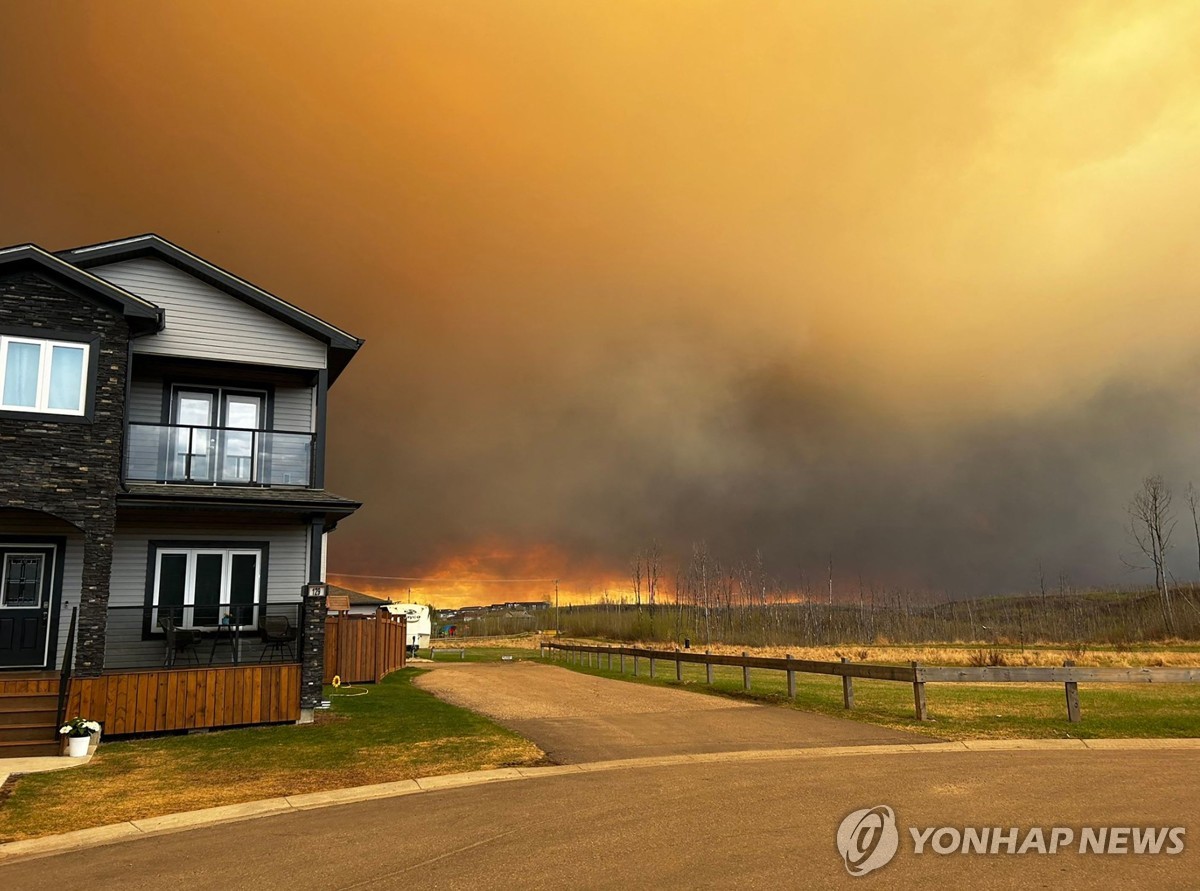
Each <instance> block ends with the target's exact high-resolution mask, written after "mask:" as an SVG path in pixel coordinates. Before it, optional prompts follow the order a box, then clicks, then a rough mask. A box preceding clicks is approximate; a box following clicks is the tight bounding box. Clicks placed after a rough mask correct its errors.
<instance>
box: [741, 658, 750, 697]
mask: <svg viewBox="0 0 1200 891" xmlns="http://www.w3.org/2000/svg"><path fill="white" fill-rule="evenodd" d="M749 656H750V654H749V653H747V652H746V651H745V650H742V658H743V659H746V658H749ZM742 689H743V690H749V689H750V666H749V665H743V666H742Z"/></svg>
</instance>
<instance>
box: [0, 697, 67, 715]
mask: <svg viewBox="0 0 1200 891" xmlns="http://www.w3.org/2000/svg"><path fill="white" fill-rule="evenodd" d="M31 708H38V709H53V710H54V711H56V712H57V711H58V694H57V693H0V712H20V711H26V710H27V709H31Z"/></svg>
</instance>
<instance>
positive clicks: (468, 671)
mask: <svg viewBox="0 0 1200 891" xmlns="http://www.w3.org/2000/svg"><path fill="white" fill-rule="evenodd" d="M433 665H434V666H435V670H433V671H430V672H429V673H427V674H424V675H422V676H421V677H419V678H418V679H417V680H416V684H417V686H419V687H421V688H422V689H425V690H428V691H430V692H431V693H434V694H436V695H437V696H439V697H441V698H442V699H445V700H447V701H448V702H452V703H454V704H455V705H461V706H463V707H465V708H469V709H471V710H472V711H476V712H480V713H481V714H485V715H487V716H488V717H490V718H492V719H494V720H496V721H497V722H499V723H501V724H503V725H504V726H506V727H509V728H511V729H512V730H515V731H516V732H517V733H520V734H521V735H522V736H524V737H526V738H527V739H530V740H532V741H533V742H535V743H537V745H538V746H540V747H541V749H542V751H544V752H545V753H546V754H547V755H548V756H549V757H550V759H551V760H553V761H555V762H557V763H559V764H577V763H584V762H588V761H605V760H611V759H616V758H643V757H652V756H660V755H686V754H700V753H708V752H735V751H749V750H759V749H792V748H806V747H811V746H855V745H880V744H884V743H928V742H932V741H933V740H932V739H931V738H930V737H927V736H919V735H917V734H910V733H903V732H900V731H896V730H888V729H885V728H882V727H874V726H871V725H870V724H861V723H859V722H857V721H850V720H845V719H841V718H830V717H827V716H825V715H816V714H811V713H808V712H800V711H795V710H794V709H788V708H781V707H779V706H771V705H759V704H756V703H749V702H738V701H736V700H732V699H727V698H724V697H720V696H709V695H706V694H704V693H693V692H690V691H687V690H679V689H673V688H669V687H653V686H648V685H645V684H631V683H628V682H626V681H618V680H611V679H609V678H600V677H594V676H592V675H587V674H582V673H580V672H577V671H571V670H569V669H565V668H561V667H559V666H556V665H546V664H541V663H537V662H509V663H466V664H457V665H456V664H452V663H444V664H440V665H439V664H437V663H433Z"/></svg>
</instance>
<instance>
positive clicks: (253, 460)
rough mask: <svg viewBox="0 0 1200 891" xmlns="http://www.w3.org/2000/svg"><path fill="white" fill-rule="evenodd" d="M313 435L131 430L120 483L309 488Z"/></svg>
mask: <svg viewBox="0 0 1200 891" xmlns="http://www.w3.org/2000/svg"><path fill="white" fill-rule="evenodd" d="M314 438H315V434H312V433H291V432H283V431H278V430H243V429H236V428H231V427H195V426H191V425H187V424H130V425H129V434H128V436H127V437H126V443H125V478H126V479H127V480H130V481H142V482H155V483H193V484H197V485H218V484H219V485H223V486H297V487H309V486H311V485H312V480H313V461H312V453H313V441H314Z"/></svg>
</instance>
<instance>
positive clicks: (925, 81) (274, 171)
mask: <svg viewBox="0 0 1200 891" xmlns="http://www.w3.org/2000/svg"><path fill="white" fill-rule="evenodd" d="M0 28H3V31H4V33H6V34H13V35H52V46H53V52H50V51H47V46H48V44H46V43H44V42H42V41H40V40H33V39H30V40H24V39H22V40H13V41H10V42H9V44H8V46H7V47H6V50H5V52H4V53H3V54H0V95H2V97H3V99H4V101H5V108H6V123H5V124H4V125H3V126H4V139H2V140H0V162H2V163H0V171H3V173H0V177H2V179H0V211H2V213H0V241H4V242H5V243H13V242H21V241H27V240H33V241H37V242H39V243H42V244H44V245H46V246H47V247H52V248H57V247H65V246H69V245H73V244H79V243H86V242H92V241H98V240H101V239H104V238H109V237H114V236H120V235H125V234H132V233H136V232H141V231H146V230H156V231H159V232H161V233H162V234H164V235H166V236H167V237H170V238H172V239H175V240H177V241H179V242H181V243H183V244H185V245H187V246H188V247H190V248H192V249H193V250H195V251H196V252H197V253H199V254H201V255H203V256H206V257H208V258H211V259H212V260H213V261H215V262H217V263H220V264H222V265H224V266H227V267H228V268H230V269H232V270H234V271H236V272H238V273H240V274H242V275H244V276H246V277H247V278H249V279H250V280H252V281H255V282H256V283H259V284H261V285H263V286H264V287H267V288H268V289H270V290H272V291H274V292H276V293H278V294H280V295H281V296H284V297H286V298H288V299H291V300H293V301H294V302H296V303H298V304H300V305H302V306H304V307H305V308H308V309H311V310H312V311H314V312H316V313H318V314H319V315H322V316H324V317H326V318H328V319H330V320H331V321H333V322H335V323H337V324H339V325H341V326H344V327H345V328H347V329H348V330H351V331H354V332H356V333H359V334H362V335H364V336H366V337H367V338H368V344H367V347H366V349H365V350H364V351H363V352H362V354H361V355H360V357H359V358H358V359H357V360H356V361H355V362H354V364H353V365H352V366H351V367H350V369H349V371H348V372H347V373H346V374H345V376H344V377H343V378H342V380H341V381H339V383H338V385H337V387H336V389H335V391H334V394H333V400H332V404H331V415H330V417H331V423H332V425H333V426H332V430H333V432H332V437H333V438H332V446H331V449H332V450H331V460H332V462H333V463H332V467H331V472H330V474H329V482H330V485H331V488H334V489H336V490H338V491H341V492H344V493H345V494H348V495H352V496H357V497H361V498H362V499H364V500H365V501H366V502H367V505H366V507H364V509H363V510H362V511H361V512H360V513H359V514H358V515H356V516H355V517H354V518H353V519H351V520H350V521H348V522H347V523H345V524H344V526H343V528H342V529H340V530H339V531H338V533H337V535H336V536H335V537H334V540H333V542H332V543H331V558H332V563H333V566H334V568H335V569H339V570H341V571H344V572H358V573H367V574H379V575H411V574H417V573H424V572H430V571H441V572H450V571H451V570H453V571H454V572H465V571H479V572H484V573H487V574H497V573H505V574H518V573H526V572H534V573H536V574H537V575H538V576H542V575H557V576H560V577H564V578H568V577H575V578H580V579H582V580H583V581H584V582H585V583H592V584H593V585H602V584H603V582H604V581H606V580H614V579H620V578H621V576H623V574H624V567H625V564H626V561H627V559H628V556H629V555H630V553H631V552H632V551H633V550H634V549H635V548H636V547H638V546H640V545H641V544H643V543H644V542H646V541H647V540H648V539H650V538H651V537H654V538H657V539H659V540H660V541H661V542H662V543H663V544H664V546H665V547H666V548H667V549H668V550H670V551H672V552H675V553H677V554H686V553H687V551H688V549H689V547H690V544H691V542H693V541H697V540H706V541H708V542H709V543H710V545H711V546H712V547H713V548H714V550H715V551H717V552H718V553H720V554H722V555H724V556H726V557H727V558H729V559H735V558H737V557H740V556H744V555H749V554H750V553H752V552H753V551H754V550H755V549H759V548H761V549H762V550H763V552H764V554H765V556H766V558H767V561H768V563H769V565H770V566H771V568H772V569H773V570H774V571H776V572H777V573H779V574H780V575H781V576H782V577H783V578H785V579H786V580H788V581H789V583H793V584H799V583H800V582H801V580H802V579H804V580H807V581H808V582H809V583H813V580H814V579H820V578H821V577H822V576H823V574H824V572H825V564H826V561H827V560H828V556H829V554H830V553H832V554H833V559H834V564H835V574H836V575H837V581H838V587H839V588H840V589H841V590H843V591H847V592H849V591H853V590H856V589H857V585H858V578H859V575H860V574H861V576H862V578H863V580H864V583H865V584H875V585H879V586H903V587H908V588H913V589H921V590H929V591H935V592H938V591H945V592H952V593H959V592H986V591H1002V590H1007V589H1011V588H1025V587H1028V586H1030V585H1031V584H1032V583H1033V582H1034V580H1035V576H1036V574H1037V572H1038V564H1039V563H1040V564H1041V565H1042V567H1043V568H1044V570H1045V572H1046V574H1047V576H1048V577H1050V578H1055V577H1057V575H1058V574H1059V573H1060V572H1062V573H1065V574H1067V575H1068V576H1069V577H1070V579H1071V581H1072V582H1073V583H1075V584H1106V583H1114V582H1122V581H1125V580H1127V579H1128V578H1129V577H1128V576H1127V575H1126V571H1125V568H1124V566H1123V564H1122V563H1121V561H1120V559H1119V555H1120V554H1121V552H1122V551H1128V546H1127V544H1126V542H1125V532H1124V525H1125V520H1124V505H1125V503H1126V502H1127V501H1128V499H1129V496H1130V495H1131V494H1132V492H1133V490H1134V489H1135V488H1136V486H1137V485H1138V482H1139V480H1140V479H1141V477H1142V476H1143V475H1144V474H1146V473H1149V472H1154V471H1158V472H1162V473H1164V474H1166V475H1167V476H1168V477H1169V478H1170V479H1171V480H1172V481H1173V482H1175V484H1176V486H1177V488H1181V487H1182V485H1183V484H1184V483H1185V482H1186V480H1188V479H1190V478H1191V477H1192V476H1193V475H1197V476H1200V473H1195V474H1194V468H1193V463H1194V460H1193V459H1194V457H1195V455H1196V448H1195V443H1196V435H1195V431H1196V430H1197V429H1198V428H1197V424H1196V421H1197V418H1196V408H1195V403H1196V401H1197V400H1196V399H1195V398H1194V394H1195V392H1196V389H1197V388H1196V384H1197V378H1198V374H1197V364H1196V353H1197V350H1196V344H1197V343H1200V301H1197V300H1196V296H1197V293H1198V291H1200V252H1197V251H1196V249H1195V233H1196V232H1197V231H1200V172H1198V170H1200V168H1197V165H1196V164H1195V158H1196V157H1197V154H1198V152H1200V128H1197V127H1196V121H1197V119H1198V115H1200V88H1198V85H1200V56H1198V55H1197V54H1196V53H1195V51H1194V48H1195V46H1197V45H1200V12H1198V11H1197V9H1196V7H1195V4H1193V3H1189V2H1178V3H1163V2H1144V3H1137V2H1134V3H1130V2H1122V3H1103V2H1095V3H1088V2H1080V3H1058V4H1050V5H1046V4H1038V5H1035V6H1032V7H1022V6H1021V5H1020V4H1007V5H1000V6H996V7H994V8H987V7H981V6H978V5H966V6H962V5H959V6H955V5H953V4H951V5H948V6H940V7H939V6H936V5H935V6H928V7H922V8H920V9H918V8H914V7H912V6H905V5H891V6H888V5H881V4H876V5H874V6H872V7H871V10H870V15H869V16H868V15H863V14H862V9H861V8H859V7H856V6H854V5H852V4H851V5H847V4H844V3H831V4H820V3H815V4H798V3H797V4H770V3H744V2H722V0H711V2H709V0H702V2H697V3H689V4H682V5H681V4H677V3H668V2H663V3H661V4H658V3H637V4H621V3H617V4H578V3H575V4H572V3H565V4H564V3H541V2H535V0H528V2H513V3H504V4H497V3H494V2H491V0H478V2H472V0H466V2H461V3H455V4H422V3H411V4H410V3H401V2H397V3H369V2H364V3H359V4H355V5H354V9H353V14H348V13H343V12H341V11H339V10H338V9H337V8H333V7H330V8H325V7H322V6H319V5H314V6H311V7H305V6H303V5H298V4H296V3H294V2H290V0H289V2H282V0H280V2H271V0H263V2H258V3H254V4H245V3H241V2H232V0H228V2H218V0H213V2H209V3H205V4H192V5H186V4H157V3H142V2H137V0H116V2H110V3H105V4H102V5H92V6H80V5H79V4H74V3H65V4H56V3H53V2H47V3H39V4H9V5H8V6H7V7H6V8H5V9H4V10H3V11H0ZM46 39H47V40H50V39H51V38H50V37H47V38H46ZM1177 535H1178V540H1179V543H1180V550H1179V551H1178V552H1177V556H1178V557H1179V562H1178V565H1177V567H1176V569H1177V571H1178V572H1179V573H1181V574H1188V571H1189V567H1190V566H1191V562H1190V557H1188V556H1187V552H1186V549H1185V548H1184V547H1183V545H1184V544H1186V536H1185V535H1184V529H1183V527H1182V526H1181V528H1180V531H1179V533H1177ZM1188 577H1190V575H1189V576H1188ZM495 594H496V592H495V591H492V590H489V591H483V592H480V593H479V596H480V597H482V598H484V599H493V598H494V596H495Z"/></svg>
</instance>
